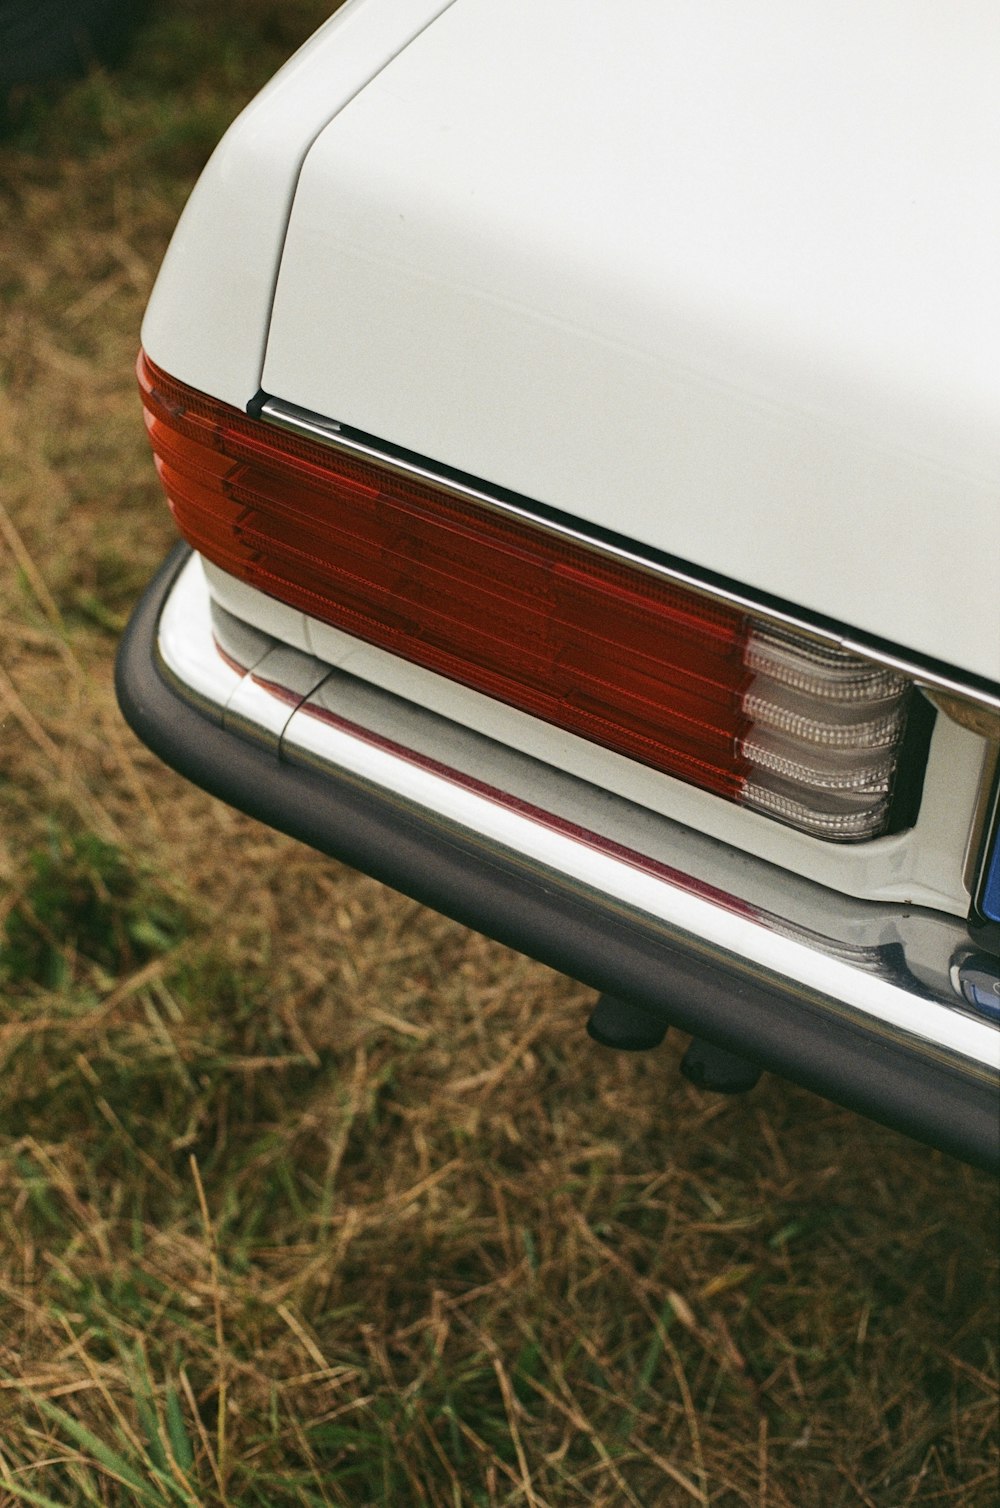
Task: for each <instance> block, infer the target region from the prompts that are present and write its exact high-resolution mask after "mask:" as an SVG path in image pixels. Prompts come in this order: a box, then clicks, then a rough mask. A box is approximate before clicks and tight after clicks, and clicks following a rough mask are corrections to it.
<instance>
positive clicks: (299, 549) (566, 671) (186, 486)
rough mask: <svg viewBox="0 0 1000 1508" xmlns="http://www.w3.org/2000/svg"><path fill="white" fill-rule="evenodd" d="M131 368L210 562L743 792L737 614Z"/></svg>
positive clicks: (155, 439)
mask: <svg viewBox="0 0 1000 1508" xmlns="http://www.w3.org/2000/svg"><path fill="white" fill-rule="evenodd" d="M139 383H140V387H141V390H142V396H143V403H144V405H145V410H146V423H147V427H148V430H149V435H150V439H151V441H152V445H153V450H154V453H155V455H156V462H157V468H158V470H159V474H160V477H161V480H162V482H163V486H164V488H165V490H166V493H167V497H168V499H169V502H170V506H171V509H172V510H173V513H174V517H175V518H176V520H177V524H178V527H179V529H180V530H181V533H182V534H183V535H184V536H185V538H186V539H187V540H188V541H189V542H190V543H191V544H192V545H193V546H194V547H195V549H197V550H199V551H200V552H201V553H202V554H203V555H204V556H205V557H206V558H207V559H208V560H210V561H212V562H213V563H214V564H216V565H218V566H220V567H221V568H222V569H223V570H225V571H228V572H230V573H231V574H232V575H234V576H236V577H238V578H239V579H240V580H241V581H245V582H247V583H249V584H250V585H251V586H254V587H257V588H259V589H260V590H261V591H264V592H267V593H268V594H269V595H270V596H272V597H276V598H278V599H279V600H280V601H282V602H285V603H288V604H290V605H292V606H293V607H296V608H298V609H300V610H302V611H303V612H306V613H308V614H309V615H310V616H312V617H314V618H319V619H322V620H323V621H324V622H326V623H331V624H334V625H335V626H336V627H338V628H341V629H344V630H345V631H346V632H348V633H351V634H354V635H356V636H357V637H358V638H361V639H364V640H366V641H368V642H369V643H372V644H376V645H379V646H380V647H382V648H384V649H387V650H390V651H391V652H392V653H394V654H397V655H400V656H402V657H403V658H405V659H408V660H411V661H414V662H415V663H416V664H419V665H423V666H425V667H426V668H428V669H430V670H434V671H438V672H439V673H440V674H442V675H445V676H448V677H449V678H450V679H452V680H456V681H460V682H461V683H462V684H464V685H466V686H471V687H474V688H475V689H476V690H478V691H482V692H486V693H487V694H488V695H490V696H493V697H496V698H499V699H500V700H501V701H504V702H507V703H509V704H510V705H511V706H514V707H518V708H521V709H522V710H523V711H525V712H530V713H533V714H535V715H536V716H537V717H540V718H543V719H545V720H546V721H547V722H550V723H554V724H556V725H557V726H559V727H562V728H566V729H568V730H570V731H572V732H574V733H578V734H581V735H582V736H583V737H585V738H588V739H591V740H593V741H594V742H596V743H599V744H602V745H604V746H605V747H607V748H611V749H615V750H618V751H619V752H621V753H623V754H627V755H629V756H630V757H631V758H633V759H638V760H641V761H642V762H643V763H644V764H648V765H652V766H654V767H655V768H657V769H660V770H664V771H667V772H669V773H670V774H672V775H677V776H679V777H680V778H682V779H685V780H689V781H693V782H694V783H695V784H697V785H699V786H702V787H703V788H705V789H708V790H712V791H715V792H717V793H719V794H721V795H728V796H736V795H737V794H738V793H739V791H740V789H741V787H742V784H743V781H744V778H745V775H746V773H747V771H748V769H749V765H748V762H747V760H746V759H745V758H744V756H743V755H742V753H741V751H740V746H741V739H742V738H743V736H744V734H745V733H746V732H747V730H748V728H749V726H750V720H749V718H748V717H747V715H746V713H745V712H744V711H743V709H742V697H743V693H744V692H745V690H746V688H747V686H748V685H749V683H750V681H751V680H752V678H753V673H752V671H750V670H748V669H747V667H746V664H745V662H744V653H745V649H746V644H747V640H748V635H749V626H748V622H747V619H746V617H745V616H744V615H742V614H740V613H738V612H735V611H732V610H730V609H728V608H726V607H719V606H716V605H714V604H711V603H707V602H705V601H703V600H701V599H700V598H698V597H696V596H694V595H691V594H688V593H685V592H684V591H683V590H682V589H677V588H674V587H672V586H670V585H669V584H666V583H664V582H661V581H659V580H657V579H656V578H655V577H652V576H647V575H645V574H644V573H642V572H640V571H636V570H632V569H630V568H629V567H627V566H624V565H621V566H620V565H618V564H616V563H615V562H614V561H609V560H607V559H606V558H603V557H599V556H597V555H595V554H592V553H591V552H589V551H588V550H586V549H585V548H583V547H577V546H575V545H574V544H573V543H572V542H565V541H563V540H561V539H558V538H557V537H555V536H553V535H549V534H548V533H546V532H545V531H544V530H542V529H539V528H536V527H533V526H532V525H531V524H527V523H522V522H520V521H519V520H517V519H513V518H510V517H508V516H505V515H503V514H499V513H496V512H494V511H492V510H491V509H489V508H487V507H480V506H477V505H476V504H474V503H467V502H464V501H462V500H460V499H456V498H455V497H453V496H451V495H450V494H449V493H448V492H446V491H443V490H442V491H438V490H436V489H435V488H434V487H433V486H431V485H425V484H423V483H421V482H418V481H411V480H409V479H407V478H405V477H402V476H399V475H397V474H396V473H394V472H393V471H391V470H389V469H388V468H382V467H380V466H379V465H377V464H376V463H373V462H368V461H366V460H363V459H355V458H353V457H347V456H344V455H342V454H340V453H339V452H337V451H336V450H333V449H330V448H328V447H326V446H324V445H321V444H319V443H315V442H312V441H309V440H303V439H299V438H298V437H294V436H290V435H288V434H286V433H285V432H283V431H281V430H279V429H276V428H273V427H271V426H269V425H266V424H264V423H261V422H260V421H257V420H253V419H249V418H248V417H247V416H246V415H245V414H242V413H240V412H239V411H238V410H236V409H233V408H230V407H228V406H227V405H225V404H222V403H219V402H216V401H215V400H214V399H211V398H207V397H205V396H204V395H203V394H200V393H196V392H194V391H193V390H191V389H190V388H187V387H185V386H184V385H183V384H181V383H179V382H176V381H175V380H174V379H173V378H171V377H168V376H167V375H166V374H164V373H163V372H161V371H159V370H158V369H157V368H156V367H154V366H153V364H152V363H151V362H150V361H149V360H148V359H147V358H145V357H144V356H142V355H140V358H139Z"/></svg>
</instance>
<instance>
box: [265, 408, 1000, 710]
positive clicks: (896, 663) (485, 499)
mask: <svg viewBox="0 0 1000 1508" xmlns="http://www.w3.org/2000/svg"><path fill="white" fill-rule="evenodd" d="M260 417H261V418H262V419H265V420H267V422H268V423H270V424H274V425H276V426H277V427H278V428H279V429H285V430H288V431H289V432H290V433H292V434H296V435H302V436H307V437H308V438H309V439H311V440H316V441H318V442H319V443H320V444H321V445H327V446H329V447H330V448H331V449H333V450H339V451H343V452H344V453H346V454H348V455H354V456H361V457H363V458H364V459H366V460H371V461H375V462H377V463H378V464H379V465H380V466H385V467H386V468H387V469H388V470H390V471H394V472H396V473H397V474H398V475H400V476H405V477H408V478H410V479H413V480H416V481H421V482H427V483H429V484H430V485H432V486H434V487H436V488H438V489H439V490H441V491H444V492H447V493H449V494H451V496H453V497H455V498H458V499H461V500H462V501H464V502H473V503H478V504H480V505H481V506H483V507H487V508H492V509H493V510H494V511H496V512H498V513H506V514H508V515H509V516H511V517H514V518H519V519H521V520H522V521H523V522H525V523H528V524H531V525H532V526H533V527H535V528H538V529H544V530H545V531H546V532H547V533H549V534H555V535H558V536H559V537H560V538H562V539H566V540H572V542H573V543H574V544H576V545H579V546H581V547H582V548H584V549H587V550H592V551H594V553H595V554H598V555H604V556H606V557H610V558H613V559H615V560H618V561H622V562H624V563H625V564H627V565H630V566H632V567H634V568H635V569H637V570H641V571H646V572H648V573H649V574H650V575H654V576H660V577H662V578H663V579H665V580H667V581H670V582H671V583H672V584H674V585H676V586H683V587H686V588H687V589H688V590H689V591H692V592H697V593H698V595H699V596H701V597H707V598H709V599H710V600H712V601H714V602H722V603H725V604H727V605H728V606H730V607H734V608H738V609H739V610H740V611H741V612H749V613H753V615H754V616H755V617H757V618H760V619H763V620H765V621H766V622H768V623H773V624H776V625H778V626H779V627H782V628H790V629H794V630H795V631H796V632H797V633H803V634H808V635H809V636H810V638H812V639H815V640H816V641H817V642H818V643H822V644H824V645H827V646H828V647H830V648H834V649H839V650H844V651H847V652H849V653H850V654H855V655H860V656H861V657H862V658H864V659H866V660H870V661H872V662H873V663H874V664H877V665H884V666H886V667H887V668H888V669H890V670H894V671H897V672H898V673H899V674H900V675H905V676H908V677H909V678H910V679H911V680H913V681H915V682H916V683H917V685H919V686H922V687H926V688H927V689H929V690H938V691H944V692H948V693H950V694H952V695H953V696H956V697H959V698H961V699H963V700H965V701H969V702H973V703H975V704H976V705H977V706H982V707H987V708H989V709H990V710H991V711H992V712H998V713H1000V690H998V691H995V692H994V691H988V690H985V689H984V688H982V687H978V686H974V685H969V684H967V683H966V682H965V681H963V680H962V679H961V675H960V673H959V674H958V675H957V676H952V675H950V674H947V673H945V672H942V671H940V670H936V669H932V668H929V667H928V666H926V665H923V664H921V663H920V661H919V660H915V659H912V658H910V657H909V656H908V655H907V654H906V652H905V651H900V652H898V653H896V652H895V651H890V650H886V649H884V648H882V647H881V646H876V645H873V644H870V643H867V642H866V641H865V639H864V638H863V637H861V638H856V637H854V636H853V635H851V634H847V633H843V634H841V633H837V632H834V631H833V630H831V629H828V628H824V627H822V626H820V625H817V624H815V623H812V622H810V621H809V619H808V618H806V617H799V616H798V615H797V614H796V613H794V612H786V611H784V610H783V609H781V608H776V607H773V606H770V605H768V604H766V603H763V602H760V601H758V600H757V599H756V598H755V597H754V596H753V595H752V594H749V593H743V592H739V591H736V590H734V589H732V588H727V587H720V586H718V585H716V584H714V583H711V582H706V581H704V580H702V579H700V578H699V577H698V576H697V575H695V574H692V573H691V572H689V571H685V570H681V569H680V568H679V567H677V566H669V565H665V564H664V563H663V562H662V561H658V560H654V559H651V558H650V557H648V556H645V555H643V554H642V552H641V550H639V549H627V548H625V547H624V546H621V545H614V544H610V543H608V542H607V541H606V540H602V539H598V538H596V537H595V536H594V535H592V534H588V533H587V530H586V528H585V527H582V526H581V527H576V526H574V525H572V524H568V523H562V522H560V521H558V520H554V519H550V518H546V517H544V516H542V515H540V514H538V513H536V512H534V511H533V510H532V509H531V508H530V507H529V506H526V505H525V504H523V503H515V502H512V501H511V500H510V499H508V498H504V497H501V496H499V495H497V494H496V493H493V492H491V491H489V489H488V488H486V487H474V486H471V485H470V484H468V483H466V482H462V481H459V480H458V479H456V478H454V477H450V476H446V475H442V474H441V473H440V472H438V471H435V470H434V469H433V468H432V467H431V466H430V465H422V464H420V463H419V462H417V461H411V460H408V459H406V458H405V457H402V456H398V455H395V454H393V453H392V452H391V451H388V450H383V449H380V448H379V447H378V446H376V445H370V444H368V443H367V442H366V441H362V440H359V439H357V438H356V437H354V436H353V435H348V434H345V433H344V431H343V429H342V428H341V426H340V425H339V424H338V423H337V422H336V421H335V420H332V419H324V418H322V417H321V416H320V415H318V414H312V413H309V412H308V411H307V410H305V409H300V408H297V407H296V406H295V405H294V404H291V403H285V402H283V401H282V400H281V399H279V398H268V399H266V400H265V402H264V403H263V404H262V405H261V409H260ZM945 712H946V715H950V714H949V713H947V709H945Z"/></svg>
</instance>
